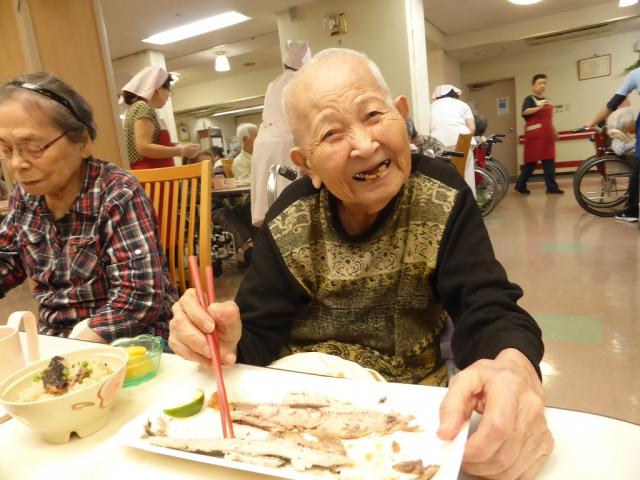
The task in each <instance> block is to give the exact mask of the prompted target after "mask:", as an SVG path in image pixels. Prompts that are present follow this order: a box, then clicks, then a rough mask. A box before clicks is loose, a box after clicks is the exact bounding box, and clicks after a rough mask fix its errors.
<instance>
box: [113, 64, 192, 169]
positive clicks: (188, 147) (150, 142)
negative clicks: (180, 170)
mask: <svg viewBox="0 0 640 480" xmlns="http://www.w3.org/2000/svg"><path fill="white" fill-rule="evenodd" d="M172 80H173V78H172V76H171V75H170V74H169V73H167V71H166V70H165V69H164V68H161V67H153V66H150V67H145V68H143V69H142V70H140V71H139V72H138V73H137V74H135V75H134V76H133V78H132V79H131V80H129V81H128V82H127V84H126V85H125V86H124V87H122V97H121V99H120V102H124V103H126V104H127V105H128V106H129V107H128V108H127V113H126V114H125V117H124V133H125V137H126V139H127V153H128V155H129V164H130V165H131V168H132V169H142V168H162V167H173V166H174V162H173V158H172V157H177V156H180V157H186V158H187V159H191V158H193V157H195V156H196V155H197V154H198V152H199V151H200V145H198V144H196V143H187V144H184V145H174V144H173V143H172V142H171V138H170V137H169V131H168V130H167V129H166V128H162V126H161V125H160V121H159V120H158V116H157V115H156V112H155V109H157V108H162V107H164V105H165V104H166V103H167V101H168V100H169V97H170V96H171V82H172Z"/></svg>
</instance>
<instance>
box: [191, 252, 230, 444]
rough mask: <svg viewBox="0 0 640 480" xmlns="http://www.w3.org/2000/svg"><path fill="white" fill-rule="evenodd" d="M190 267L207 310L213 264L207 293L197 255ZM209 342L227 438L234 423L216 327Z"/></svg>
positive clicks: (211, 295)
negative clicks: (203, 285) (225, 384)
mask: <svg viewBox="0 0 640 480" xmlns="http://www.w3.org/2000/svg"><path fill="white" fill-rule="evenodd" d="M189 269H190V270H191V280H192V281H193V285H194V287H195V289H196V292H197V295H198V300H199V301H200V305H201V306H202V308H203V309H204V310H205V311H206V310H207V307H208V306H209V305H210V304H212V303H215V300H216V297H215V287H214V283H213V269H212V268H211V266H207V267H205V272H206V277H207V293H205V292H204V290H203V289H202V284H201V282H200V268H199V266H198V259H197V257H194V256H191V257H189ZM207 342H208V344H209V350H210V351H211V353H212V357H211V363H212V367H213V370H214V371H215V372H216V384H217V386H218V403H219V406H220V420H221V422H222V433H223V435H224V437H225V438H227V437H230V438H233V436H234V435H233V424H232V422H231V413H230V411H229V402H228V400H227V391H226V389H225V386H224V379H223V377H222V360H221V358H220V341H219V339H218V330H217V329H214V330H213V332H212V333H208V334H207Z"/></svg>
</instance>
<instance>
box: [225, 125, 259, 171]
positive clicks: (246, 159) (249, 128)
mask: <svg viewBox="0 0 640 480" xmlns="http://www.w3.org/2000/svg"><path fill="white" fill-rule="evenodd" d="M257 134H258V127H256V126H255V125H254V124H253V123H241V124H240V125H238V128H237V130H236V137H238V141H239V142H240V145H241V146H242V150H241V151H240V153H239V154H238V156H237V157H236V158H234V159H233V165H232V166H231V170H232V171H233V177H234V178H235V179H236V180H237V181H238V182H240V183H244V182H249V181H250V180H251V154H252V153H253V143H254V142H255V140H256V135H257Z"/></svg>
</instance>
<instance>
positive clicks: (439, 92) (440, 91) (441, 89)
mask: <svg viewBox="0 0 640 480" xmlns="http://www.w3.org/2000/svg"><path fill="white" fill-rule="evenodd" d="M451 90H453V91H454V92H455V93H456V95H460V94H461V93H462V90H460V89H459V88H458V87H455V86H453V85H449V84H447V83H445V84H444V85H438V86H437V87H436V88H435V90H434V91H433V95H431V98H433V99H434V100H435V99H436V98H439V97H442V96H444V95H446V94H447V93H449V92H450V91H451Z"/></svg>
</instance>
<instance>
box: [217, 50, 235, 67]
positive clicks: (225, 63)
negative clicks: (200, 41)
mask: <svg viewBox="0 0 640 480" xmlns="http://www.w3.org/2000/svg"><path fill="white" fill-rule="evenodd" d="M215 69H216V72H228V71H229V70H231V65H229V59H228V58H227V56H226V55H225V54H224V52H216V63H215Z"/></svg>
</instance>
